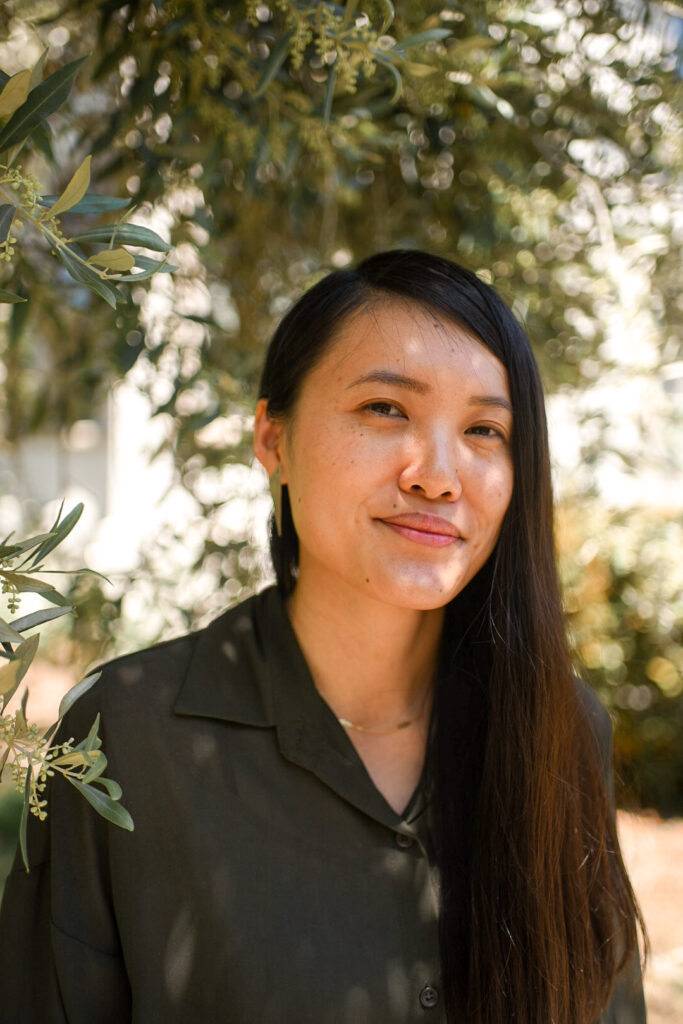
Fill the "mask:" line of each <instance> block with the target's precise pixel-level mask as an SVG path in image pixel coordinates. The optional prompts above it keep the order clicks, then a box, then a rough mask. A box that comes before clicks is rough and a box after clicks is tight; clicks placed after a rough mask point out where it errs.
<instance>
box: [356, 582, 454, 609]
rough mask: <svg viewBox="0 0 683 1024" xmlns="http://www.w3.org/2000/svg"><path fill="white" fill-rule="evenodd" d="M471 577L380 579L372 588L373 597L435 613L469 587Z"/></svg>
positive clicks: (396, 604)
mask: <svg viewBox="0 0 683 1024" xmlns="http://www.w3.org/2000/svg"><path fill="white" fill-rule="evenodd" d="M468 582H469V577H467V578H464V579H463V580H462V581H455V582H454V581H452V580H449V581H444V580H438V579H436V580H435V579H434V578H433V577H430V578H427V579H424V578H422V579H416V578H415V576H412V577H411V578H408V579H401V578H399V579H396V578H394V579H378V580H377V583H376V584H375V586H373V587H372V590H373V596H374V597H375V598H376V599H377V600H379V601H383V602H384V603H386V604H392V605H394V606H395V607H398V608H408V609H411V610H413V611H422V612H426V611H435V610H436V609H438V608H443V607H444V606H445V605H447V604H448V603H449V602H450V601H452V600H453V598H454V597H457V595H458V594H459V593H460V591H461V590H463V589H464V587H466V586H467V583H468Z"/></svg>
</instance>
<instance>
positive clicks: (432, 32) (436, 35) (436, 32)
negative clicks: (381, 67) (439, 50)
mask: <svg viewBox="0 0 683 1024" xmlns="http://www.w3.org/2000/svg"><path fill="white" fill-rule="evenodd" d="M450 35H451V30H450V29H448V28H430V29H427V31H426V32H415V33H414V35H412V36H406V37H405V38H404V39H399V40H398V41H397V42H396V45H395V46H393V47H392V49H393V50H394V52H396V51H401V50H409V49H410V47H411V46H423V45H424V44H425V43H435V42H437V41H438V40H440V39H447V38H448V36H450Z"/></svg>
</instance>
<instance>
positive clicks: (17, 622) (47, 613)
mask: <svg viewBox="0 0 683 1024" xmlns="http://www.w3.org/2000/svg"><path fill="white" fill-rule="evenodd" d="M72 611H73V605H70V604H69V605H64V606H63V607H62V608H41V610H40V611H38V612H31V614H30V615H22V617H21V618H20V619H13V620H12V622H10V623H9V627H10V629H16V630H17V633H20V632H24V631H25V630H27V629H33V628H34V626H42V625H43V624H44V623H46V622H51V621H52V619H59V618H61V616H62V615H68V614H69V612H72ZM0 622H2V620H1V619H0ZM0 639H2V637H0ZM22 639H23V637H22Z"/></svg>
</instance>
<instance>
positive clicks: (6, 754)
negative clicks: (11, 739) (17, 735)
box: [0, 747, 9, 782]
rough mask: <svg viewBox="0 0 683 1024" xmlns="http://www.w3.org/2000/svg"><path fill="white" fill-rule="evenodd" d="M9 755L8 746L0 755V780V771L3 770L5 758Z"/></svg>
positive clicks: (0, 775) (0, 778)
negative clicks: (0, 755)
mask: <svg viewBox="0 0 683 1024" xmlns="http://www.w3.org/2000/svg"><path fill="white" fill-rule="evenodd" d="M8 757H9V747H6V748H5V753H4V754H3V755H2V757H0V782H2V773H3V772H4V770H5V765H6V764H7V758H8Z"/></svg>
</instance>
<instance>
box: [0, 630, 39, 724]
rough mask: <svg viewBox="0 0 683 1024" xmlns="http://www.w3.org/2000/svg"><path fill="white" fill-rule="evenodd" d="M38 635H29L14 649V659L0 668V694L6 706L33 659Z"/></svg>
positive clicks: (36, 648)
mask: <svg viewBox="0 0 683 1024" xmlns="http://www.w3.org/2000/svg"><path fill="white" fill-rule="evenodd" d="M39 643H40V636H39V635H38V634H36V635H35V636H32V637H29V639H28V640H24V642H23V643H22V644H21V645H20V646H19V647H18V648H17V649H16V651H15V652H14V659H13V660H12V661H10V663H9V664H8V665H3V667H2V668H1V669H0V696H2V698H3V706H4V707H6V706H7V705H8V704H9V702H10V701H11V699H12V697H13V696H14V694H15V693H16V692H17V690H18V688H19V684H20V683H21V681H22V679H23V678H24V676H25V675H26V672H27V671H28V668H29V665H30V664H31V662H32V661H33V658H34V656H35V653H36V651H37V650H38V644H39Z"/></svg>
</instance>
